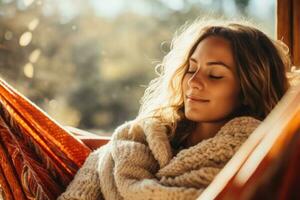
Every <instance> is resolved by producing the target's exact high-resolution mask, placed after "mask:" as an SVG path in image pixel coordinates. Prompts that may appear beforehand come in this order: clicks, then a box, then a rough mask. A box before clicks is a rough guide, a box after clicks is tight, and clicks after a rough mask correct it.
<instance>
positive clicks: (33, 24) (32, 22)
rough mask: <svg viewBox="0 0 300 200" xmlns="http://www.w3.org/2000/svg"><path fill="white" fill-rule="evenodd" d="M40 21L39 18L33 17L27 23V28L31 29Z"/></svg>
mask: <svg viewBox="0 0 300 200" xmlns="http://www.w3.org/2000/svg"><path fill="white" fill-rule="evenodd" d="M39 23H40V20H39V19H38V18H34V19H33V20H32V21H31V22H30V23H29V24H28V29H29V30H31V31H33V30H34V29H35V28H36V27H37V26H38V25H39Z"/></svg>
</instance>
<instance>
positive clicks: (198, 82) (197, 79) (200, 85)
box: [187, 70, 205, 90]
mask: <svg viewBox="0 0 300 200" xmlns="http://www.w3.org/2000/svg"><path fill="white" fill-rule="evenodd" d="M187 84H188V86H189V87H190V88H194V89H198V90H203V89H204V87H205V82H204V78H203V75H202V73H201V71H200V70H198V71H197V72H195V73H194V74H193V76H191V78H190V79H189V80H188V83H187Z"/></svg>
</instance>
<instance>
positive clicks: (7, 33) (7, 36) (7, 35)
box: [4, 31, 13, 40]
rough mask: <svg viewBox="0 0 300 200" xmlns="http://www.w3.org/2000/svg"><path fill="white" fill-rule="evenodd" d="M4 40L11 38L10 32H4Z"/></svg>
mask: <svg viewBox="0 0 300 200" xmlns="http://www.w3.org/2000/svg"><path fill="white" fill-rule="evenodd" d="M4 38H5V39H6V40H11V39H12V38H13V33H12V32H11V31H6V32H5V34H4Z"/></svg>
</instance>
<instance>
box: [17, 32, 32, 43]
mask: <svg viewBox="0 0 300 200" xmlns="http://www.w3.org/2000/svg"><path fill="white" fill-rule="evenodd" d="M31 40H32V33H31V32H25V33H23V34H22V35H21V37H20V40H19V44H20V46H23V47H25V46H27V45H28V44H29V43H30V42H31Z"/></svg>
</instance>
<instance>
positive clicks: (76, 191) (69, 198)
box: [57, 145, 106, 200]
mask: <svg viewBox="0 0 300 200" xmlns="http://www.w3.org/2000/svg"><path fill="white" fill-rule="evenodd" d="M105 147H106V145H105V146H103V147H101V148H99V149H97V150H96V151H94V152H92V153H91V154H90V155H89V156H88V157H87V159H86V160H85V162H84V164H83V166H82V167H81V168H80V169H79V170H78V172H77V173H76V175H75V177H74V179H73V180H72V181H71V183H70V184H69V185H68V187H67V189H66V191H65V192H64V193H62V194H61V195H60V196H59V197H58V199H57V200H96V199H103V198H102V194H101V190H100V181H99V174H98V171H97V169H98V165H99V160H100V158H101V156H102V155H103V154H104V152H105V150H104V149H105Z"/></svg>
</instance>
